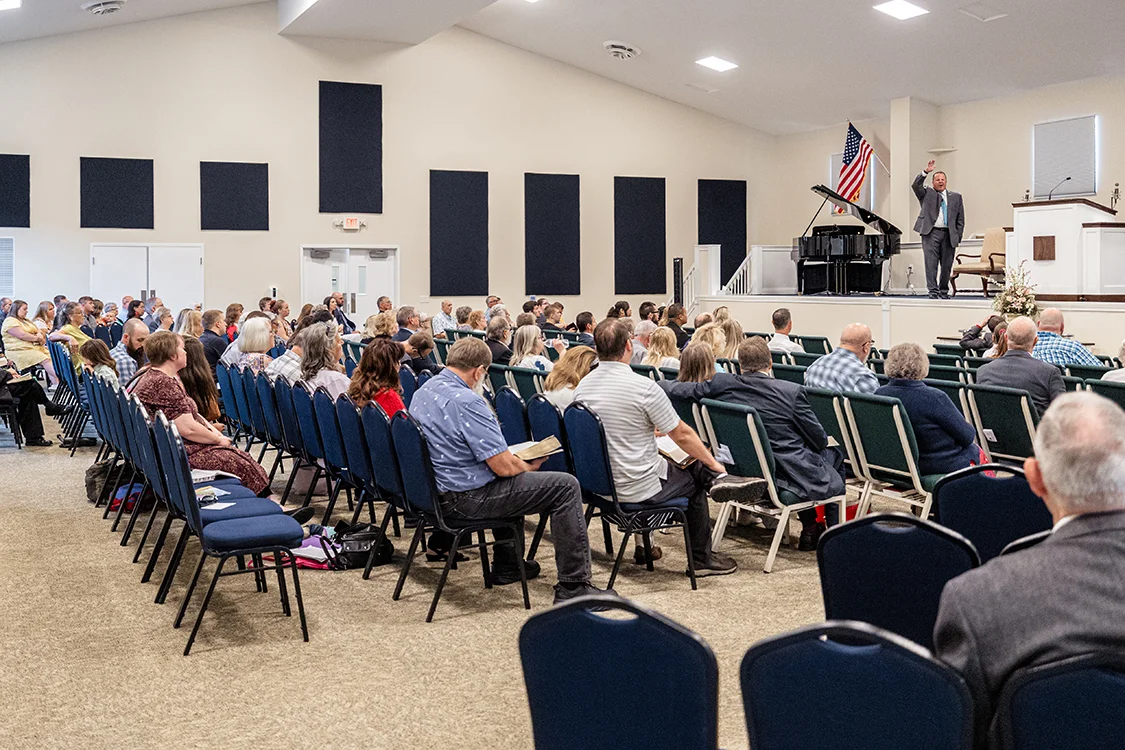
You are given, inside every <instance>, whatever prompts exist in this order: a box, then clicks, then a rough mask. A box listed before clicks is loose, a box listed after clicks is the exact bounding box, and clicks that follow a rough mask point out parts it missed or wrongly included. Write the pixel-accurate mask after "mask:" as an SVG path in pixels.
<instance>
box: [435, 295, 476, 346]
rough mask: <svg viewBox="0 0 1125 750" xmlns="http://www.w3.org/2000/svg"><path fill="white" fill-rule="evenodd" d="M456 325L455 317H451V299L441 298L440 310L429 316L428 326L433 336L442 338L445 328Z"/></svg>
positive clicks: (449, 328)
mask: <svg viewBox="0 0 1125 750" xmlns="http://www.w3.org/2000/svg"><path fill="white" fill-rule="evenodd" d="M467 318H468V316H467V315H466V319H467ZM456 327H457V319H456V318H454V317H453V300H448V299H443V300H442V301H441V312H439V313H438V314H437V315H435V316H434V317H432V318H430V328H431V330H433V332H434V338H435V339H443V338H445V332H446V331H447V330H451V329H453V328H456Z"/></svg>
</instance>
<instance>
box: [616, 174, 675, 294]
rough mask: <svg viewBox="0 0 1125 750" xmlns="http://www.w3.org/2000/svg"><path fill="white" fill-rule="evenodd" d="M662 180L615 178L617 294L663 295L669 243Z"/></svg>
mask: <svg viewBox="0 0 1125 750" xmlns="http://www.w3.org/2000/svg"><path fill="white" fill-rule="evenodd" d="M665 217H666V209H665V189H664V178H663V177H614V178H613V278H614V292H613V293H614V294H664V293H666V291H667V286H668V281H667V273H666V272H665V269H666V266H667V262H666V258H665V256H666V255H667V250H668V240H667V235H666V226H665Z"/></svg>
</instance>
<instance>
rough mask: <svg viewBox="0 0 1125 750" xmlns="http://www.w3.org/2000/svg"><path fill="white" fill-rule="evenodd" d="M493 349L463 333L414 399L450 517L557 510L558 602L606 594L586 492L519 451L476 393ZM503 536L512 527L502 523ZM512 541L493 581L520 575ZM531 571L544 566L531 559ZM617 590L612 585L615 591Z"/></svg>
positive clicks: (499, 552) (501, 550) (500, 555)
mask: <svg viewBox="0 0 1125 750" xmlns="http://www.w3.org/2000/svg"><path fill="white" fill-rule="evenodd" d="M490 364H492V353H491V352H490V351H489V350H488V347H487V346H486V345H485V344H484V342H483V341H480V340H479V339H475V338H464V339H461V340H459V341H458V342H457V343H456V344H454V345H453V346H452V347H451V348H450V350H449V358H448V366H447V367H446V368H445V369H444V370H443V371H442V372H441V374H439V375H437V376H435V377H433V378H431V379H430V380H429V381H428V382H427V383H426V384H425V385H423V386H422V387H421V388H420V389H419V390H418V392H417V393H415V394H414V399H413V400H412V401H411V403H410V413H411V415H412V416H413V417H414V418H415V419H416V420H418V424H419V425H421V427H422V432H423V433H425V435H426V441H427V442H428V444H429V448H430V460H431V461H432V462H433V467H434V476H435V479H436V480H437V486H438V490H439V491H440V493H441V495H440V497H439V499H438V502H440V503H441V509H442V513H443V514H444V515H445V516H446V517H447V518H450V519H458V518H461V519H466V520H468V519H473V518H511V517H514V516H528V515H537V514H540V513H549V514H550V515H551V534H552V537H553V539H554V544H555V566H556V567H557V569H558V576H559V582H558V585H556V586H555V603H556V604H557V603H559V602H561V601H565V600H567V599H573V598H574V597H577V596H588V595H591V594H601V593H605V592H604V591H601V590H599V589H597V588H596V587H595V586H594V585H593V584H592V583H590V544H589V540H588V538H587V535H586V517H585V512H584V511H585V509H584V507H583V505H582V491H581V489H580V488H579V486H578V480H576V479H575V478H574V477H573V476H571V475H570V474H564V473H561V472H550V471H544V472H539V471H537V469H538V468H539V467H540V466H541V465H542V463H543V461H536V462H534V463H527V462H526V461H522V460H520V459H519V458H516V457H515V456H514V455H512V453H511V451H509V450H508V444H507V443H506V442H505V441H504V436H503V434H502V433H501V432H500V423H499V422H497V421H496V415H495V414H493V412H492V409H491V408H490V407H489V406H488V402H486V401H485V400H484V398H483V397H481V396H479V395H477V393H476V392H475V391H476V390H478V389H479V388H480V387H481V386H482V384H483V383H484V379H485V378H486V377H488V366H489V365H490ZM493 533H494V534H495V536H496V538H497V539H504V538H511V531H510V530H507V529H496V530H495V531H494V532H493ZM517 566H518V561H517V559H516V557H515V554H514V552H513V550H512V548H511V547H510V546H506V545H505V546H498V547H496V548H495V567H494V568H493V582H494V583H497V584H501V585H502V584H507V583H513V582H515V581H518V580H519V570H518V567H517ZM526 572H527V576H528V578H533V577H535V575H537V574H538V572H539V566H538V564H536V563H535V562H533V561H529V562H527V563H526ZM611 593H612V592H611Z"/></svg>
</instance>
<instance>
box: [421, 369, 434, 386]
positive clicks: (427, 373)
mask: <svg viewBox="0 0 1125 750" xmlns="http://www.w3.org/2000/svg"><path fill="white" fill-rule="evenodd" d="M433 376H434V374H433V373H432V372H430V371H429V370H422V372H420V373H418V387H419V388H421V387H422V386H424V385H425V384H426V383H428V382H429V381H430V378H432V377H433Z"/></svg>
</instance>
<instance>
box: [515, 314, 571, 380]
mask: <svg viewBox="0 0 1125 750" xmlns="http://www.w3.org/2000/svg"><path fill="white" fill-rule="evenodd" d="M551 344H552V346H554V347H555V351H557V352H558V353H559V354H562V353H563V352H564V351H566V344H565V343H564V342H563V341H562V340H561V339H555V340H554V341H552V342H551ZM544 351H546V344H545V343H544V341H543V331H542V330H540V328H539V326H537V325H526V326H520V327H519V328H517V329H516V332H515V334H513V335H512V360H511V364H512V367H527V368H529V369H532V370H539V371H540V372H550V371H551V370H552V369H554V366H555V363H554V362H552V361H551V360H550V359H548V358H547V357H546V356H545V355H544Z"/></svg>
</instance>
